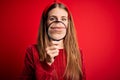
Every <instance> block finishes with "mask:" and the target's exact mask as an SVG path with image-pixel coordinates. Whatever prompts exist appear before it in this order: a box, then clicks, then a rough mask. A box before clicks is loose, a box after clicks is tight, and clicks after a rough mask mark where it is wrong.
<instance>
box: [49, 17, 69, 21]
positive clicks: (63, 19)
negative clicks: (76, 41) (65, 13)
mask: <svg viewBox="0 0 120 80" xmlns="http://www.w3.org/2000/svg"><path fill="white" fill-rule="evenodd" d="M49 20H50V21H54V20H57V19H56V18H53V17H52V18H50V19H49ZM61 20H62V21H66V20H67V19H65V18H62V19H61Z"/></svg>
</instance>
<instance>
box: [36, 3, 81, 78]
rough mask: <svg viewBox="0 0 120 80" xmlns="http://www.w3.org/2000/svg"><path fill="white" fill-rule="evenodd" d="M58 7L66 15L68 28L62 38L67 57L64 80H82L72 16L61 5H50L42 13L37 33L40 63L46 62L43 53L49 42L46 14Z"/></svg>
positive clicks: (44, 53) (45, 56) (79, 56)
mask: <svg viewBox="0 0 120 80" xmlns="http://www.w3.org/2000/svg"><path fill="white" fill-rule="evenodd" d="M56 7H59V8H61V9H64V10H65V11H67V13H68V28H67V34H66V37H65V38H64V40H63V41H64V49H65V52H66V56H67V59H66V60H67V61H66V62H67V64H66V69H65V72H64V74H63V77H64V78H65V80H82V76H83V72H82V61H81V54H80V51H79V47H78V42H77V39H76V32H75V26H74V23H73V19H72V15H71V14H70V12H69V10H68V8H67V7H66V6H65V5H64V4H62V3H58V2H55V3H52V4H51V5H49V6H48V7H47V8H45V10H44V11H43V13H42V17H41V22H40V28H39V33H38V43H37V45H38V51H39V57H40V61H46V60H47V59H48V57H47V54H46V52H45V48H46V47H47V46H48V45H49V43H50V40H49V38H48V35H47V32H46V29H47V18H48V13H49V11H51V10H52V9H54V8H56Z"/></svg>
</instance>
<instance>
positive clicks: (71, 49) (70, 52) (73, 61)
mask: <svg viewBox="0 0 120 80" xmlns="http://www.w3.org/2000/svg"><path fill="white" fill-rule="evenodd" d="M49 27H51V28H50V29H49ZM49 30H50V32H49ZM55 39H56V40H55ZM57 39H58V40H57ZM21 80H85V75H84V69H83V64H82V56H81V53H80V51H79V48H78V43H77V40H76V36H75V30H74V24H73V20H72V16H71V14H70V12H69V10H68V8H67V7H66V6H65V5H63V4H62V3H59V2H54V3H52V4H51V5H49V6H48V7H47V8H46V9H45V10H44V12H43V14H42V18H41V23H40V28H39V35H38V43H37V45H32V46H29V47H28V48H27V50H26V57H25V67H24V70H23V73H22V77H21Z"/></svg>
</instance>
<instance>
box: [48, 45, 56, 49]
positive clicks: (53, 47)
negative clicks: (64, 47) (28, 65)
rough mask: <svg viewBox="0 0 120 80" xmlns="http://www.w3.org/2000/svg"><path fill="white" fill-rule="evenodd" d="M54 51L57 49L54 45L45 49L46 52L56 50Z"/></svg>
mask: <svg viewBox="0 0 120 80" xmlns="http://www.w3.org/2000/svg"><path fill="white" fill-rule="evenodd" d="M56 49H58V46H56V45H52V46H49V47H47V48H46V50H56Z"/></svg>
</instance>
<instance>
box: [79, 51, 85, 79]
mask: <svg viewBox="0 0 120 80" xmlns="http://www.w3.org/2000/svg"><path fill="white" fill-rule="evenodd" d="M80 53H81V61H82V71H83V78H82V80H86V72H85V63H84V59H83V52H82V50H81V49H80Z"/></svg>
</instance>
